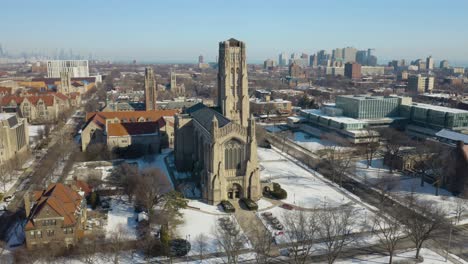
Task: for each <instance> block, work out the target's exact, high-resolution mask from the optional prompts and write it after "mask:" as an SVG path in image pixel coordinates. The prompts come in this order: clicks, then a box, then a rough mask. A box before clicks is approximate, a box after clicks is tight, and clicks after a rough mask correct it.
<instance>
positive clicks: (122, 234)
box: [107, 225, 127, 264]
mask: <svg viewBox="0 0 468 264" xmlns="http://www.w3.org/2000/svg"><path fill="white" fill-rule="evenodd" d="M107 240H108V243H107V247H108V251H109V254H108V256H107V257H108V261H109V262H112V263H114V264H118V263H120V256H121V255H122V251H123V250H124V249H125V241H126V240H127V232H126V230H125V228H124V227H123V226H122V225H119V226H118V227H117V229H116V230H114V231H113V232H112V233H110V235H109V237H108V239H107Z"/></svg>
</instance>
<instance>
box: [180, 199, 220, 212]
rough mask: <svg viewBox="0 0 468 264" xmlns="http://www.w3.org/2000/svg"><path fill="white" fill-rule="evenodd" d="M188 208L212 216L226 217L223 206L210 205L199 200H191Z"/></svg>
mask: <svg viewBox="0 0 468 264" xmlns="http://www.w3.org/2000/svg"><path fill="white" fill-rule="evenodd" d="M188 206H189V207H192V208H193V209H199V210H200V211H203V212H207V213H210V214H219V215H226V213H224V211H223V209H222V207H221V205H209V204H207V203H204V202H202V201H199V200H189V202H188Z"/></svg>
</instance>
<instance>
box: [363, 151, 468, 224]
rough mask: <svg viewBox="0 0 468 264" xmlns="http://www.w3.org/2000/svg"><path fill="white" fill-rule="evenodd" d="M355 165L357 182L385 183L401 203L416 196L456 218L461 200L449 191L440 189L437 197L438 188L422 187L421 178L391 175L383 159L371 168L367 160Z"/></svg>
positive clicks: (377, 160)
mask: <svg viewBox="0 0 468 264" xmlns="http://www.w3.org/2000/svg"><path fill="white" fill-rule="evenodd" d="M355 165H356V170H355V176H356V177H355V178H356V179H357V180H359V181H361V182H365V183H367V184H370V185H373V186H376V185H378V184H379V183H381V182H382V181H384V182H385V186H387V188H388V190H389V191H390V194H391V195H392V196H394V197H396V198H398V199H399V200H400V201H404V199H403V198H404V197H405V196H408V195H414V197H415V198H416V199H418V200H419V201H425V202H430V203H432V204H435V205H437V206H439V207H440V208H442V209H444V210H445V211H446V212H447V213H448V214H449V215H450V216H455V211H454V210H455V208H456V207H457V201H460V198H457V197H455V196H453V194H452V193H450V192H449V191H447V190H445V189H443V188H440V189H439V196H436V195H435V193H436V187H435V186H434V185H432V184H430V183H427V182H425V183H424V186H421V178H419V177H412V176H409V175H404V174H402V173H398V172H394V173H390V172H389V169H388V167H387V166H385V165H384V164H383V158H378V159H374V160H373V161H372V165H371V166H370V167H369V168H366V167H367V161H366V160H361V161H358V162H356V164H355ZM465 206H466V208H467V209H466V211H468V200H465ZM466 213H468V212H465V214H466ZM464 217H468V215H464Z"/></svg>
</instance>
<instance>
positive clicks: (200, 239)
mask: <svg viewBox="0 0 468 264" xmlns="http://www.w3.org/2000/svg"><path fill="white" fill-rule="evenodd" d="M207 241H208V237H207V236H206V235H205V234H199V235H198V236H197V237H195V242H194V246H195V251H196V252H198V257H199V258H200V262H202V261H203V258H204V257H205V253H206V251H207V247H208V242H207Z"/></svg>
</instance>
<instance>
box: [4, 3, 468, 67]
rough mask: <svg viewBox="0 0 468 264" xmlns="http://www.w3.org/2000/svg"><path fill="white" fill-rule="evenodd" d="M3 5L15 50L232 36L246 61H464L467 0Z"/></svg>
mask: <svg viewBox="0 0 468 264" xmlns="http://www.w3.org/2000/svg"><path fill="white" fill-rule="evenodd" d="M1 9H2V10H3V11H2V12H1V13H2V15H0V43H2V44H3V46H4V48H6V49H7V50H9V51H13V52H19V51H23V50H28V51H31V50H49V51H52V50H55V49H61V48H64V49H65V50H68V49H70V48H71V49H73V51H74V52H80V53H81V54H85V55H87V54H88V53H90V52H92V53H93V54H96V56H98V57H101V58H112V59H116V60H127V59H133V58H135V59H137V60H140V61H142V60H146V61H195V60H196V59H197V57H198V55H199V54H203V55H205V57H206V58H207V60H213V59H214V58H215V56H216V53H217V45H218V42H219V41H221V40H225V39H228V38H230V37H235V38H238V39H240V40H243V41H245V42H246V43H247V48H248V57H249V59H250V60H251V61H261V60H264V59H266V58H274V59H277V54H278V53H279V52H281V51H285V52H288V53H290V52H306V53H309V54H310V53H313V52H316V51H317V50H319V49H326V50H331V49H332V48H335V47H345V46H354V47H356V48H359V49H366V48H368V47H371V48H375V49H376V52H375V53H376V55H378V57H379V58H380V59H392V58H406V59H416V58H419V57H426V56H428V55H432V56H433V57H434V58H435V59H436V60H440V59H445V58H447V59H449V60H451V61H468V27H467V25H468V16H467V15H466V11H467V10H468V1H466V0H438V1H434V0H393V1H383V0H327V1H323V0H322V1H315V0H303V1H300V0H283V1H279V0H255V1H254V0H230V1H225V0H165V1H159V0H153V1H150V0H114V1H110V0H109V1H104V0H99V1H98V0H93V1H91V0H80V1H63V0H61V1H58V0H41V1H38V0H4V1H2V3H1ZM464 13H465V14H464Z"/></svg>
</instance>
